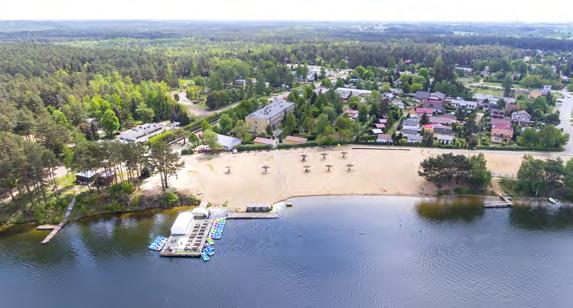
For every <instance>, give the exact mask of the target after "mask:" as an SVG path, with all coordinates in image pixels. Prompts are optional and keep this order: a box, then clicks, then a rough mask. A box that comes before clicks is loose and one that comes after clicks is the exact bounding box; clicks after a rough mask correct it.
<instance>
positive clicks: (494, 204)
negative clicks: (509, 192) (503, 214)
mask: <svg viewBox="0 0 573 308" xmlns="http://www.w3.org/2000/svg"><path fill="white" fill-rule="evenodd" d="M497 196H498V197H499V199H500V200H492V201H486V202H484V203H483V207H485V208H490V209H499V208H507V207H512V206H513V202H512V201H511V200H509V199H508V198H507V197H506V196H504V195H501V194H498V195H497Z"/></svg>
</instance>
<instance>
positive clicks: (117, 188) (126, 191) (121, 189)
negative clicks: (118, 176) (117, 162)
mask: <svg viewBox="0 0 573 308" xmlns="http://www.w3.org/2000/svg"><path fill="white" fill-rule="evenodd" d="M134 191H135V187H134V186H133V184H131V183H130V182H123V183H119V184H115V185H112V186H111V187H110V188H109V196H110V197H111V198H114V199H115V198H116V197H119V196H121V195H131V194H132V193H133V192H134Z"/></svg>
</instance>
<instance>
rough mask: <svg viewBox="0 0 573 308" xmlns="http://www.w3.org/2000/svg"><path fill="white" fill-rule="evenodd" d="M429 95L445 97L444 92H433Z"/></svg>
mask: <svg viewBox="0 0 573 308" xmlns="http://www.w3.org/2000/svg"><path fill="white" fill-rule="evenodd" d="M431 97H435V98H439V99H444V98H446V94H444V93H442V92H434V93H432V94H431Z"/></svg>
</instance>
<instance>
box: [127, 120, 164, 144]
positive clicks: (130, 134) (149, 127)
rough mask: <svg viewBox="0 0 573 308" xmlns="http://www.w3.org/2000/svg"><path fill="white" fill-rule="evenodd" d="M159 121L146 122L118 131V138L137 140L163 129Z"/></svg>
mask: <svg viewBox="0 0 573 308" xmlns="http://www.w3.org/2000/svg"><path fill="white" fill-rule="evenodd" d="M165 129H166V128H165V126H164V125H163V124H161V123H146V124H142V125H139V126H136V127H133V128H131V129H129V130H126V131H123V132H121V133H119V138H120V139H121V140H125V141H137V140H138V139H141V138H143V137H145V136H148V135H150V134H153V133H156V132H160V131H163V130H165Z"/></svg>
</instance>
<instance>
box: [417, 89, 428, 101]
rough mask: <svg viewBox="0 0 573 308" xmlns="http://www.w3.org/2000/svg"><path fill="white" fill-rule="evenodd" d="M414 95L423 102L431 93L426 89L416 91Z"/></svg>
mask: <svg viewBox="0 0 573 308" xmlns="http://www.w3.org/2000/svg"><path fill="white" fill-rule="evenodd" d="M414 96H415V97H416V99H419V100H420V101H421V102H424V101H427V100H428V99H430V97H431V96H432V93H430V92H428V91H416V94H414Z"/></svg>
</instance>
